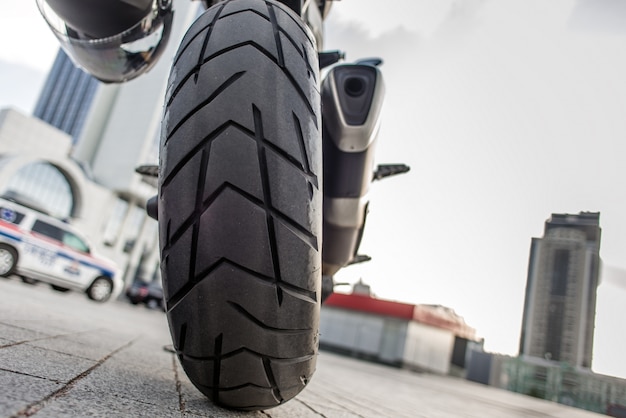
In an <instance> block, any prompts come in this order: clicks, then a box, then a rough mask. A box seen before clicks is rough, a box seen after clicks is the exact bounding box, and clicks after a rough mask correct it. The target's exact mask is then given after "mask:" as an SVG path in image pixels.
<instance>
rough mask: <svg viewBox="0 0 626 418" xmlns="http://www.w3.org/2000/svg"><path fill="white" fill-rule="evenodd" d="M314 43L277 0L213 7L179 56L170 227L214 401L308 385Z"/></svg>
mask: <svg viewBox="0 0 626 418" xmlns="http://www.w3.org/2000/svg"><path fill="white" fill-rule="evenodd" d="M317 67H318V61H317V52H316V46H315V41H313V37H312V34H311V33H310V32H309V30H308V29H306V28H305V27H303V26H302V24H301V22H300V20H299V18H298V16H296V15H295V14H293V13H292V12H291V11H290V10H287V9H285V7H284V6H282V5H280V4H279V3H276V2H274V1H264V0H233V1H229V2H223V3H219V4H217V5H216V6H214V7H212V8H210V9H209V10H207V11H206V12H205V13H204V14H203V15H202V16H201V17H200V18H199V19H198V20H197V21H196V22H195V23H194V24H193V25H192V26H191V27H190V28H189V30H188V32H187V34H186V35H185V37H184V39H183V41H182V43H181V46H180V48H179V51H178V53H177V55H176V57H175V59H174V64H173V67H172V71H171V74H170V80H169V85H168V91H167V95H166V108H165V114H164V121H163V126H162V135H161V150H160V151H161V152H160V172H159V201H158V211H159V213H158V219H159V234H160V245H161V257H162V258H161V261H162V262H161V268H162V275H163V282H164V294H165V299H166V305H167V307H166V310H167V317H168V321H169V324H170V330H171V334H172V338H173V342H174V347H175V349H176V352H177V354H178V358H179V359H180V362H181V364H182V366H183V368H184V370H185V372H186V373H187V375H188V377H189V379H190V380H191V381H192V382H193V383H194V385H195V386H196V387H197V388H198V389H199V390H200V391H201V392H203V393H204V394H205V395H206V396H208V397H209V398H210V399H211V400H212V401H213V402H214V403H216V404H218V405H221V406H225V407H229V408H235V409H244V410H256V409H267V408H271V407H274V406H277V405H279V404H281V403H283V402H285V401H287V400H289V399H291V398H293V397H294V396H295V395H296V394H298V393H299V392H300V391H301V390H302V389H303V388H304V387H305V386H306V384H307V383H308V381H309V379H310V378H311V376H312V374H313V372H314V370H315V363H316V358H317V349H318V343H319V341H318V337H319V309H320V296H321V239H320V234H321V226H322V224H321V216H322V195H321V178H320V177H321V172H322V171H321V168H322V160H321V158H322V155H321V133H320V132H321V130H320V126H321V119H320V114H321V112H320V97H319V79H318V77H319V70H318V68H317Z"/></svg>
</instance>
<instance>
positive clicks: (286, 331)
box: [227, 300, 312, 335]
mask: <svg viewBox="0 0 626 418" xmlns="http://www.w3.org/2000/svg"><path fill="white" fill-rule="evenodd" d="M227 303H228V304H229V305H230V306H232V307H233V308H234V309H235V310H236V311H237V312H239V313H240V314H241V315H243V316H244V317H245V318H246V319H248V320H249V321H250V322H252V323H254V324H255V325H257V326H259V327H261V328H263V329H264V330H267V331H271V332H276V333H279V334H289V335H292V334H308V333H309V332H311V331H312V329H311V328H302V329H285V328H276V327H272V326H269V325H267V324H265V323H264V322H263V321H261V320H260V319H259V318H257V317H255V316H254V315H252V314H251V313H250V312H248V311H247V310H246V309H245V308H244V307H243V306H241V305H240V304H238V303H236V302H233V301H230V300H229V301H228V302H227Z"/></svg>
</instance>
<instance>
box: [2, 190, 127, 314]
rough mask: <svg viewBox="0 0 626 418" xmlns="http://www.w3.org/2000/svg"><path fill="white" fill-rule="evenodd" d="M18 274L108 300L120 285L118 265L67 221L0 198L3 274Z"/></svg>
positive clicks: (101, 299)
mask: <svg viewBox="0 0 626 418" xmlns="http://www.w3.org/2000/svg"><path fill="white" fill-rule="evenodd" d="M12 274H17V275H19V276H22V277H23V278H27V279H35V280H39V281H41V282H45V283H48V284H50V285H51V286H52V287H53V288H54V289H56V290H60V291H67V290H76V291H81V292H85V293H86V294H87V296H88V297H89V299H92V300H94V301H97V302H104V301H106V300H108V299H109V298H110V297H111V294H112V293H113V292H114V291H115V292H116V293H117V291H118V290H121V288H122V281H121V278H120V271H119V269H118V268H117V267H116V265H115V264H114V263H113V262H112V261H110V260H107V259H105V258H103V257H98V256H97V255H95V254H93V253H92V251H91V249H90V248H89V245H88V244H87V241H86V240H85V239H84V238H83V237H81V236H80V234H79V233H78V232H77V231H75V230H74V229H73V228H72V227H71V226H69V225H68V224H66V223H64V222H62V221H60V220H58V219H56V218H53V217H51V216H47V215H45V214H43V213H40V212H37V211H35V210H32V209H29V208H27V207H25V206H22V205H18V204H16V203H14V202H11V201H8V200H5V199H1V198H0V276H5V277H6V276H10V275H12Z"/></svg>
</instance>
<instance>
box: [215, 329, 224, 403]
mask: <svg viewBox="0 0 626 418" xmlns="http://www.w3.org/2000/svg"><path fill="white" fill-rule="evenodd" d="M223 338H224V334H220V335H218V336H217V337H216V338H215V351H214V358H215V360H214V361H215V364H214V367H213V401H214V402H215V403H219V397H220V391H219V386H220V371H221V370H220V368H221V363H222V339H223Z"/></svg>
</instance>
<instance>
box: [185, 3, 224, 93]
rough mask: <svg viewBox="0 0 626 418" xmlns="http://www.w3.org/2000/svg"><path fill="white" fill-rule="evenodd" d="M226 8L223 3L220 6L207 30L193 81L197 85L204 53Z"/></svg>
mask: <svg viewBox="0 0 626 418" xmlns="http://www.w3.org/2000/svg"><path fill="white" fill-rule="evenodd" d="M225 6H226V3H223V4H222V5H221V6H220V8H219V10H218V11H217V13H215V16H213V20H212V21H211V24H210V25H209V27H208V29H207V32H206V36H205V37H204V40H203V41H202V48H200V56H199V57H198V64H196V67H195V70H194V75H193V81H194V83H196V84H197V83H198V76H199V74H200V68H201V67H202V61H203V58H204V52H205V51H206V47H207V45H208V44H209V38H211V33H212V32H213V28H214V27H215V22H217V20H218V19H219V17H220V13H222V10H224V7H225Z"/></svg>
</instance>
